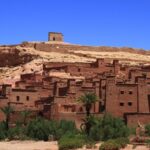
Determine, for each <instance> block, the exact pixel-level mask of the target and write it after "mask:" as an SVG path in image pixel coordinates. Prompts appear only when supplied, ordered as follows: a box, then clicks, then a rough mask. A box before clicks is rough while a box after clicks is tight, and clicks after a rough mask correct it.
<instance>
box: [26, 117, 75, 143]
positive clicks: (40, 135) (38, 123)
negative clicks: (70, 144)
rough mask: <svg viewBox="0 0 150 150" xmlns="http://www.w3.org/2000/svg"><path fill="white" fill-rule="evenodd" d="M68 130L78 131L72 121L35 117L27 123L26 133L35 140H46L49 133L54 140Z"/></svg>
mask: <svg viewBox="0 0 150 150" xmlns="http://www.w3.org/2000/svg"><path fill="white" fill-rule="evenodd" d="M68 132H69V133H77V132H78V131H77V129H76V126H75V123H74V122H72V121H65V120H62V121H60V122H58V121H49V120H45V119H42V118H36V119H34V120H32V121H30V122H29V123H28V125H27V132H26V134H27V136H29V137H30V138H33V139H35V140H44V141H47V140H48V138H49V136H50V135H51V136H53V138H54V139H55V140H59V139H60V138H61V137H62V136H63V135H65V134H67V133H68Z"/></svg>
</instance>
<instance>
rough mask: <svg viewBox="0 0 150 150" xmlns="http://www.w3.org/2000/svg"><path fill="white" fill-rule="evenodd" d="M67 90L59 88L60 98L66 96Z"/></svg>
mask: <svg viewBox="0 0 150 150" xmlns="http://www.w3.org/2000/svg"><path fill="white" fill-rule="evenodd" d="M66 95H67V88H59V96H66Z"/></svg>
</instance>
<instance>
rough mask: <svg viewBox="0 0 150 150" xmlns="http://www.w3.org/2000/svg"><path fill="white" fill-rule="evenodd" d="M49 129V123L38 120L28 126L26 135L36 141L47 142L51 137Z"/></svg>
mask: <svg viewBox="0 0 150 150" xmlns="http://www.w3.org/2000/svg"><path fill="white" fill-rule="evenodd" d="M48 129H49V128H48V121H46V120H44V119H42V118H36V119H34V120H32V121H30V123H29V124H28V126H27V131H26V134H27V136H29V137H30V138H33V139H35V140H44V141H47V140H48V136H49V132H48Z"/></svg>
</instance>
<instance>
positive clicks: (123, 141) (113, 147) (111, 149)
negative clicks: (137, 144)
mask: <svg viewBox="0 0 150 150" xmlns="http://www.w3.org/2000/svg"><path fill="white" fill-rule="evenodd" d="M128 143H129V139H128V138H124V137H121V138H117V139H113V140H108V141H106V142H104V143H103V144H102V145H101V146H100V148H99V150H119V149H120V148H125V147H126V145H127V144H128Z"/></svg>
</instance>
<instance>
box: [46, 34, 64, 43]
mask: <svg viewBox="0 0 150 150" xmlns="http://www.w3.org/2000/svg"><path fill="white" fill-rule="evenodd" d="M48 41H57V42H63V41H64V40H63V34H62V33H59V32H49V33H48Z"/></svg>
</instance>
